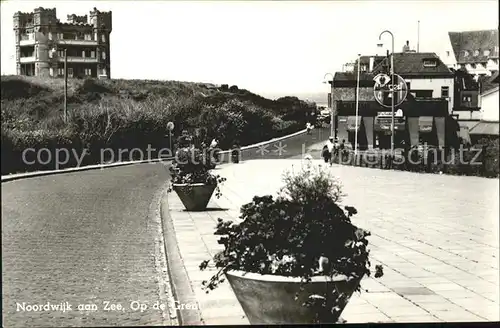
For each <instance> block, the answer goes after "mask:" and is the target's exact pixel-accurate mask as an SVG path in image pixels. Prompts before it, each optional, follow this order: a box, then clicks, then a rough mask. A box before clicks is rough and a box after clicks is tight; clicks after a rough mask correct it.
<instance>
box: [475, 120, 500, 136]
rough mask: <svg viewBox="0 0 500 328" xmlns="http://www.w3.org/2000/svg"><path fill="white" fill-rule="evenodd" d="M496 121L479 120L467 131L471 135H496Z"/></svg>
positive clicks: (497, 128) (498, 128)
mask: <svg viewBox="0 0 500 328" xmlns="http://www.w3.org/2000/svg"><path fill="white" fill-rule="evenodd" d="M498 124H499V123H498V122H485V121H483V122H479V123H478V124H477V125H476V126H475V127H473V128H472V129H471V130H470V131H469V133H470V134H472V135H490V136H498V135H499V130H500V127H499V125H498Z"/></svg>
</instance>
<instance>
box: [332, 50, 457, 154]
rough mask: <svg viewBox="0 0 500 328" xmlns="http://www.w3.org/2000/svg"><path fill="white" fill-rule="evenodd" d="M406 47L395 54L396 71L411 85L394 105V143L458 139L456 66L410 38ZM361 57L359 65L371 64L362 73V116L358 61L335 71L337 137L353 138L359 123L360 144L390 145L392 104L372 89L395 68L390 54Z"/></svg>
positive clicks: (445, 142)
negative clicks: (414, 47)
mask: <svg viewBox="0 0 500 328" xmlns="http://www.w3.org/2000/svg"><path fill="white" fill-rule="evenodd" d="M404 49H405V52H402V53H395V54H394V69H395V74H398V75H400V76H401V77H402V78H403V79H404V81H405V82H406V86H407V89H408V96H407V98H406V100H405V101H404V102H403V103H402V104H401V105H400V106H397V107H396V108H395V113H396V115H395V116H396V118H395V147H396V148H398V147H403V146H404V145H412V146H415V145H418V144H422V143H428V144H431V145H435V146H438V147H445V146H450V145H453V144H455V143H456V142H457V140H458V135H457V132H458V130H459V128H458V124H457V122H456V120H455V119H454V118H453V108H454V99H455V94H454V93H455V88H454V83H455V74H454V72H452V71H451V70H450V69H449V68H448V67H446V65H445V64H444V63H443V62H442V61H441V60H440V59H439V57H438V56H437V55H436V54H435V53H416V52H414V51H410V50H409V45H408V44H407V45H406V46H405V48H404ZM360 63H361V67H360V70H361V68H363V66H365V67H366V68H367V70H365V71H363V72H361V73H360V81H359V85H360V90H359V109H358V114H359V115H358V117H356V100H357V99H356V85H357V64H356V65H355V66H356V67H355V69H354V70H353V71H352V72H337V73H336V74H335V77H334V95H333V100H334V101H333V105H334V110H335V112H336V113H337V120H338V121H337V131H338V137H339V139H344V140H346V141H348V142H350V143H351V144H353V143H354V139H355V137H354V134H355V129H356V127H357V129H358V144H359V145H358V146H359V147H360V149H369V148H374V147H375V148H390V146H391V144H390V140H391V127H390V126H391V121H392V118H391V109H390V108H385V107H383V106H381V105H380V104H379V103H378V102H377V101H376V100H375V94H374V89H373V87H374V80H373V79H374V77H375V76H376V75H377V74H379V73H382V72H385V73H388V72H389V71H390V70H389V67H390V66H389V63H390V60H389V58H388V57H383V59H380V58H377V57H374V58H373V59H372V58H369V57H368V56H363V57H361V59H360ZM366 63H367V64H366ZM371 63H373V65H371ZM375 63H378V64H375ZM372 67H373V68H372ZM356 121H357V122H356Z"/></svg>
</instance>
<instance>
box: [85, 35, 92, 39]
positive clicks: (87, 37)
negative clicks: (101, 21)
mask: <svg viewBox="0 0 500 328" xmlns="http://www.w3.org/2000/svg"><path fill="white" fill-rule="evenodd" d="M85 40H87V41H90V40H92V34H88V33H87V34H85Z"/></svg>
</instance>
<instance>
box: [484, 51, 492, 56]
mask: <svg viewBox="0 0 500 328" xmlns="http://www.w3.org/2000/svg"><path fill="white" fill-rule="evenodd" d="M490 52H491V51H490V50H485V51H484V52H483V55H485V56H489V55H490Z"/></svg>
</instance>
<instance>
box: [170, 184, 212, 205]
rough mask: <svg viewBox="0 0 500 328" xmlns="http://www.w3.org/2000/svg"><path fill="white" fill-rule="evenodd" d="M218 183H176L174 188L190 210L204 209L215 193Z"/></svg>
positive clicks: (173, 185)
mask: <svg viewBox="0 0 500 328" xmlns="http://www.w3.org/2000/svg"><path fill="white" fill-rule="evenodd" d="M215 187H216V185H207V184H204V183H193V184H185V183H174V184H172V189H174V191H175V192H176V193H177V196H179V198H180V199H181V202H182V204H183V205H184V207H185V208H186V210H188V211H204V210H206V208H207V205H208V202H209V201H210V198H212V195H213V193H214V190H215Z"/></svg>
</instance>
